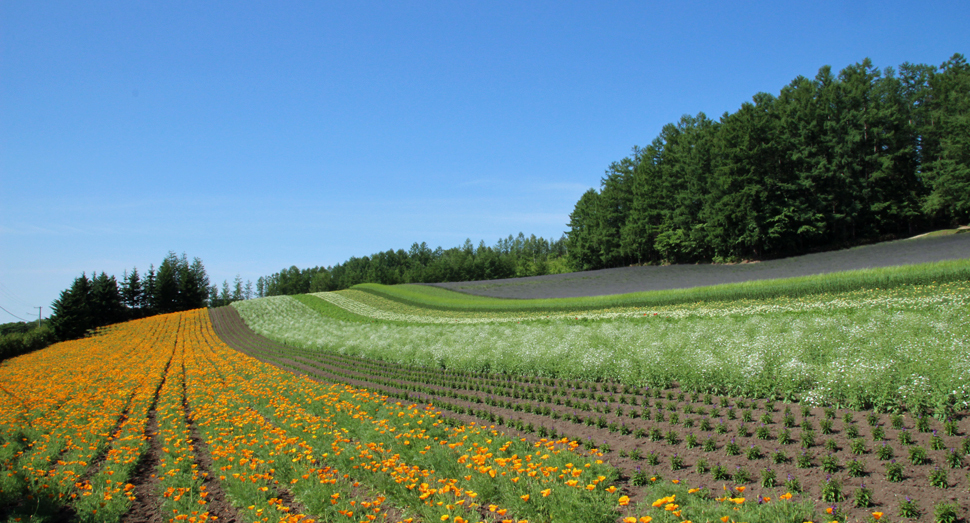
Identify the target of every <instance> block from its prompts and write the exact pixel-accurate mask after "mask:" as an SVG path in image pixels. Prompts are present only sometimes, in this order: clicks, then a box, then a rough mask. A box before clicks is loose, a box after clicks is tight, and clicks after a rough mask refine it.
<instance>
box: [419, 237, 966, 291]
mask: <svg viewBox="0 0 970 523" xmlns="http://www.w3.org/2000/svg"><path fill="white" fill-rule="evenodd" d="M965 258H970V233H964V234H953V235H949V236H937V237H928V238H918V239H908V240H898V241H893V242H883V243H877V244H873V245H865V246H861V247H855V248H852V249H845V250H841V251H831V252H821V253H816V254H806V255H803V256H795V257H792V258H783V259H777V260H767V261H762V262H757V263H740V264H733V265H730V264H718V265H714V264H697V265H667V266H644V267H620V268H615V269H602V270H596V271H585V272H573V273H569V274H552V275H547V276H532V277H529V278H511V279H506V280H488V281H476V282H450V283H433V284H430V285H435V286H438V287H444V288H446V289H451V290H454V291H459V292H464V293H467V294H474V295H478V296H491V297H495V298H517V299H535V298H572V297H579V296H602V295H608V294H624V293H630V292H642V291H659V290H671V289H686V288H690V287H704V286H708V285H719V284H723V283H741V282H746V281H754V280H768V279H776V278H793V277H797V276H812V275H816V274H827V273H832V272H840V271H851V270H858V269H870V268H877V267H893V266H897V265H909V264H914V263H927V262H937V261H944V260H959V259H965Z"/></svg>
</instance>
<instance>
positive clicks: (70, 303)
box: [50, 273, 94, 340]
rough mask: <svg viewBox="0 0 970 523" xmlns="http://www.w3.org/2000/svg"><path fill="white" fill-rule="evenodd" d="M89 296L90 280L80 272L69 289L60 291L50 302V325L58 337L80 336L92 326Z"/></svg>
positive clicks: (73, 337)
mask: <svg viewBox="0 0 970 523" xmlns="http://www.w3.org/2000/svg"><path fill="white" fill-rule="evenodd" d="M90 298H91V281H90V280H88V277H87V275H86V274H84V273H82V274H81V276H80V277H79V278H75V279H74V283H72V284H71V287H70V288H69V289H65V290H63V291H61V294H60V296H59V297H58V298H57V299H56V300H54V302H53V303H51V311H52V313H51V320H50V321H51V327H52V328H53V329H54V334H55V335H56V336H57V338H58V339H60V340H73V339H76V338H80V337H82V336H84V333H85V332H87V331H88V329H91V328H93V327H94V321H93V317H92V314H91V307H90V304H89V300H90Z"/></svg>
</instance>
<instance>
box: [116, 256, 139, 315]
mask: <svg viewBox="0 0 970 523" xmlns="http://www.w3.org/2000/svg"><path fill="white" fill-rule="evenodd" d="M121 299H122V302H123V303H124V305H125V307H126V308H127V309H128V311H129V316H130V317H133V318H136V317H139V316H140V315H141V308H142V305H143V302H144V290H143V289H142V283H141V277H140V276H139V275H138V268H137V267H135V268H132V269H131V272H130V273H129V272H128V271H125V273H124V277H123V278H122V279H121Z"/></svg>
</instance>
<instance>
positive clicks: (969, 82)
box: [923, 53, 970, 224]
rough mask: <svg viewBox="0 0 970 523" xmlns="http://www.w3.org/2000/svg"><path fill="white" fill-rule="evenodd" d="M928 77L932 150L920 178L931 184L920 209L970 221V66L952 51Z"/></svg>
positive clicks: (952, 219) (952, 220) (953, 220)
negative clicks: (935, 72) (930, 92)
mask: <svg viewBox="0 0 970 523" xmlns="http://www.w3.org/2000/svg"><path fill="white" fill-rule="evenodd" d="M940 71H941V72H939V73H937V74H934V75H933V76H932V77H931V78H930V82H929V83H930V87H931V90H932V101H931V103H930V104H929V105H930V108H929V113H930V116H929V118H930V120H931V122H930V125H929V129H928V134H929V135H930V137H929V140H928V142H930V147H931V150H929V151H926V152H927V154H926V156H927V157H926V158H925V162H926V164H925V166H924V167H925V168H924V172H923V177H924V178H925V180H926V183H927V184H928V185H929V187H930V194H929V196H928V197H927V198H926V201H925V203H924V204H923V208H924V209H925V211H926V212H927V213H929V214H930V215H931V216H932V217H934V218H936V219H938V220H945V221H948V222H949V223H951V224H957V223H967V221H970V197H968V195H970V65H968V64H967V60H966V58H965V57H964V56H963V55H962V54H959V53H958V54H955V55H953V57H951V58H950V59H949V60H947V61H946V62H944V63H943V65H941V66H940Z"/></svg>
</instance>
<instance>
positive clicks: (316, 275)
mask: <svg viewBox="0 0 970 523" xmlns="http://www.w3.org/2000/svg"><path fill="white" fill-rule="evenodd" d="M570 271H571V268H570V267H569V265H568V263H567V260H566V239H565V237H562V238H560V239H558V240H553V239H548V240H547V239H545V238H541V237H536V236H535V235H534V234H533V235H530V236H528V237H526V236H525V235H524V234H523V233H521V232H520V233H519V235H518V236H517V237H513V236H511V235H509V236H508V237H507V238H503V239H500V240H499V241H498V242H497V243H496V244H495V245H494V246H491V247H489V246H486V245H485V242H484V241H482V242H479V244H478V246H477V247H476V246H475V245H473V244H472V242H471V240H470V239H468V240H465V243H464V245H462V246H460V247H454V248H451V249H442V248H441V247H438V248H437V249H434V250H432V249H431V248H430V247H428V245H427V244H426V243H421V244H418V243H414V244H413V245H411V248H410V249H409V250H408V251H404V250H402V249H398V250H397V251H394V250H388V251H385V252H378V253H375V254H372V255H370V256H364V257H356V256H355V257H351V258H350V259H349V260H347V261H345V262H343V263H339V264H337V265H335V266H332V267H311V268H306V269H300V268H298V267H296V266H291V267H290V268H288V269H283V270H281V271H279V272H277V273H275V274H271V275H269V276H265V277H261V278H259V280H257V282H256V294H257V296H259V297H264V296H279V295H294V294H307V293H311V292H326V291H335V290H340V289H347V288H350V287H352V286H354V285H357V284H361V283H379V284H384V285H396V284H401V283H436V282H457V281H481V280H497V279H504V278H516V277H526V276H542V275H545V274H561V273H565V272H570Z"/></svg>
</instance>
